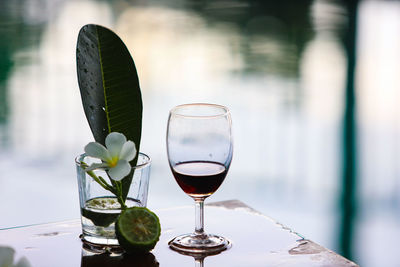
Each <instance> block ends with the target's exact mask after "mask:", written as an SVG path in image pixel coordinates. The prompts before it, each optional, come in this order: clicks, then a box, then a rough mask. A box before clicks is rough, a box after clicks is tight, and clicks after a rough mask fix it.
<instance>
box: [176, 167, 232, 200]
mask: <svg viewBox="0 0 400 267" xmlns="http://www.w3.org/2000/svg"><path fill="white" fill-rule="evenodd" d="M171 169H172V173H173V175H174V177H175V180H176V182H177V183H178V184H179V186H180V187H181V188H182V190H183V191H184V192H185V193H186V194H188V195H189V196H191V197H193V198H196V197H207V196H210V195H211V194H213V193H214V192H215V191H217V189H218V187H219V186H220V185H221V184H222V182H223V181H224V179H225V176H226V174H227V172H228V170H227V168H226V167H225V165H223V164H221V163H219V162H213V161H188V162H181V163H178V164H176V165H175V166H173V167H172V168H171Z"/></svg>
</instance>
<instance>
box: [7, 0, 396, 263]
mask: <svg viewBox="0 0 400 267" xmlns="http://www.w3.org/2000/svg"><path fill="white" fill-rule="evenodd" d="M88 23H96V24H101V25H103V26H106V27H109V28H110V29H112V30H114V31H115V32H116V33H117V34H118V35H119V36H120V37H121V38H122V40H123V41H124V42H125V44H126V45H127V47H128V49H129V50H130V52H131V54H132V57H133V58H134V60H135V63H136V67H137V69H138V74H139V79H140V82H141V89H142V94H143V102H144V118H143V119H144V125H143V133H142V145H141V150H142V151H143V152H145V153H148V154H149V155H150V156H151V157H152V159H153V165H152V174H151V185H150V192H149V207H150V208H151V209H161V208H167V207H172V206H177V205H192V200H191V199H190V198H189V197H187V196H186V194H184V193H183V192H182V191H181V189H180V188H179V187H178V185H177V184H176V182H175V181H174V179H173V177H172V175H171V172H170V170H169V167H168V163H167V157H166V148H165V131H166V124H167V118H168V112H169V110H170V109H171V108H172V107H173V106H175V105H178V104H182V103H191V102H211V103H218V104H223V105H226V106H228V107H229V108H230V109H231V112H232V117H233V123H234V124H233V127H234V138H235V151H234V159H233V162H232V166H231V169H230V171H229V173H228V176H227V178H226V180H225V182H224V184H223V185H222V186H221V188H220V189H219V190H218V191H217V192H216V193H215V194H214V195H213V196H212V197H210V198H209V199H208V201H209V202H211V201H219V200H226V199H240V200H241V201H243V202H245V203H247V204H248V205H250V206H252V207H254V208H255V209H257V210H259V211H261V212H262V213H264V214H267V215H269V216H270V217H272V218H274V219H276V220H277V221H279V222H281V223H283V224H284V225H287V226H288V227H290V228H292V229H294V230H295V231H297V232H299V233H301V234H302V235H303V236H305V237H306V238H308V239H311V240H313V241H315V242H317V243H320V244H322V245H323V246H325V247H327V248H329V249H332V250H334V251H336V252H338V253H341V254H342V255H345V256H346V257H348V258H350V259H352V260H354V261H356V262H357V263H358V264H360V265H361V266H366V267H368V266H399V262H400V254H399V253H398V247H397V245H398V241H397V240H398V239H399V238H400V105H399V104H398V103H397V101H399V100H400V75H399V70H400V2H399V1H376V0H375V1H373V0H368V1H344V0H337V1H333V0H314V1H313V0H302V1H300V0H297V1H296V0H281V1H262V0H236V1H223V0H215V1H208V0H199V1H195V0H172V1H161V0H160V1H156V0H149V1H142V0H115V1H111V0H110V1H107V0H83V1H82V0H79V1H78V0H1V1H0V170H1V172H0V213H1V216H0V228H8V227H13V226H20V225H28V224H36V223H46V222H54V221H60V220H68V219H74V218H78V217H79V206H78V190H77V182H76V175H75V166H74V158H75V156H77V155H78V154H80V153H82V152H83V147H84V145H86V144H87V143H88V142H90V141H92V140H93V138H92V135H91V132H90V129H89V126H88V124H87V122H86V118H85V116H84V112H83V108H82V104H81V100H80V94H79V88H78V84H77V76H76V61H75V47H76V40H77V36H78V32H79V29H80V28H81V27H82V26H83V25H85V24H88ZM206 216H207V211H206ZM206 222H207V219H206ZM233 223H234V222H233ZM240 227H245V226H240Z"/></svg>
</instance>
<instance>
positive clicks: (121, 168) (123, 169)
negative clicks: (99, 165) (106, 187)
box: [108, 159, 131, 181]
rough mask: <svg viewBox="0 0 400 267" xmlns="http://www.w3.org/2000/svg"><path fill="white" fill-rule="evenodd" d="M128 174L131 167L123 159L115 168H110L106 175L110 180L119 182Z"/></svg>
mask: <svg viewBox="0 0 400 267" xmlns="http://www.w3.org/2000/svg"><path fill="white" fill-rule="evenodd" d="M130 172H131V165H130V164H129V162H128V161H126V160H124V159H121V160H119V161H118V164H117V166H115V167H114V168H111V169H110V170H109V171H108V175H110V178H111V179H113V180H115V181H120V180H122V179H123V178H124V177H125V176H127V175H128V174H129V173H130Z"/></svg>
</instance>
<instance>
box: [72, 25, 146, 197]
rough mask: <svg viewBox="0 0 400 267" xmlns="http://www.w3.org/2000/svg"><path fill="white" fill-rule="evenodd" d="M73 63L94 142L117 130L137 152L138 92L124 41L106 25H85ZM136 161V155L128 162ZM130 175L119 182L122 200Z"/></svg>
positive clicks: (79, 37)
mask: <svg viewBox="0 0 400 267" xmlns="http://www.w3.org/2000/svg"><path fill="white" fill-rule="evenodd" d="M76 62H77V73H78V83H79V88H80V92H81V98H82V104H83V108H84V111H85V115H86V118H87V120H88V122H89V126H90V129H91V131H92V133H93V136H94V139H95V140H96V142H99V143H101V144H103V145H104V143H105V138H106V136H107V135H108V134H109V133H110V132H120V133H123V134H124V135H125V136H126V138H127V139H128V140H132V141H133V142H134V143H135V145H136V149H137V151H140V139H141V133H142V110H143V104H142V95H141V92H140V86H139V79H138V75H137V71H136V67H135V63H134V61H133V59H132V57H131V55H130V53H129V51H128V49H127V48H126V46H125V44H124V43H123V42H122V40H121V39H120V38H119V37H118V36H117V35H116V34H115V33H114V32H112V31H111V30H109V29H107V28H104V27H102V26H99V25H94V24H88V25H85V26H83V27H82V28H81V30H80V32H79V35H78V42H77V48H76ZM136 162H137V157H136V158H135V159H134V160H133V161H132V162H131V165H135V164H136ZM132 175H133V173H131V175H129V176H128V177H127V178H125V179H123V181H122V184H123V192H124V199H125V198H126V195H127V193H128V191H127V190H128V189H129V185H130V183H131V180H132Z"/></svg>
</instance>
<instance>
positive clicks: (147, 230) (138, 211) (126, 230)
mask: <svg viewBox="0 0 400 267" xmlns="http://www.w3.org/2000/svg"><path fill="white" fill-rule="evenodd" d="M115 232H116V234H117V238H118V241H119V244H120V245H121V246H122V247H123V248H124V249H125V250H126V251H127V252H131V253H138V252H147V251H150V250H151V249H153V248H154V246H155V245H156V244H157V242H158V240H159V238H160V233H161V226H160V220H159V219H158V217H157V215H156V214H154V213H153V212H151V211H150V210H148V209H147V208H144V207H132V208H129V209H126V210H124V211H123V212H122V213H121V215H120V216H119V217H118V219H117V223H116V227H115Z"/></svg>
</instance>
